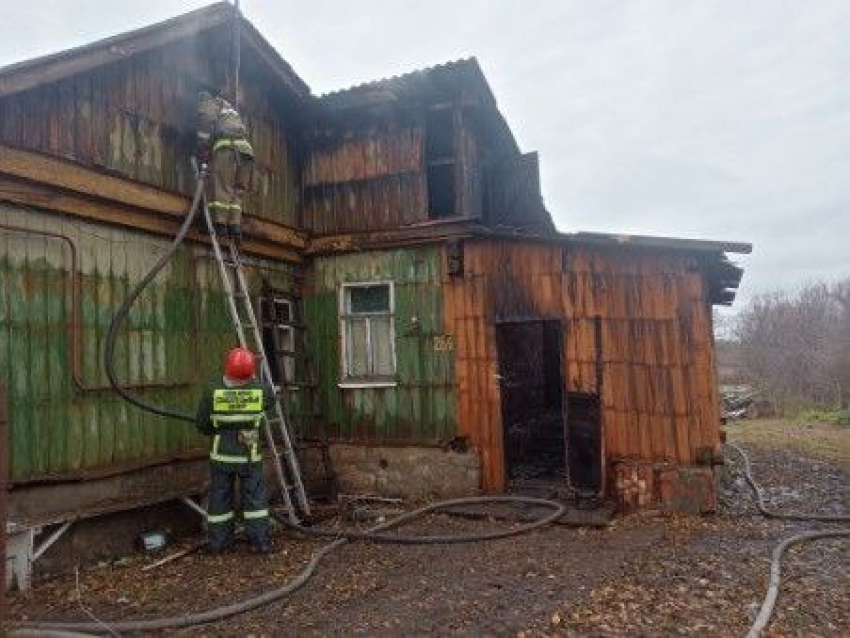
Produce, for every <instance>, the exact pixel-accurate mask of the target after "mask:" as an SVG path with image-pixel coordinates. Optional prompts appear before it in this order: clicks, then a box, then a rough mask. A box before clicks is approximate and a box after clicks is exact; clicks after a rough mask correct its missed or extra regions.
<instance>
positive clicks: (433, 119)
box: [425, 109, 455, 162]
mask: <svg viewBox="0 0 850 638" xmlns="http://www.w3.org/2000/svg"><path fill="white" fill-rule="evenodd" d="M453 118H454V111H453V110H452V109H437V110H433V111H428V116H427V121H426V124H425V125H426V131H427V134H426V146H425V153H426V157H427V158H428V162H433V161H436V160H441V159H454V155H455V152H454V123H453Z"/></svg>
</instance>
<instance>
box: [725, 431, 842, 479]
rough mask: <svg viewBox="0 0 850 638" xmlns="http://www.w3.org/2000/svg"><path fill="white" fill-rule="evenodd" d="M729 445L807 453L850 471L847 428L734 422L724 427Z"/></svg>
mask: <svg viewBox="0 0 850 638" xmlns="http://www.w3.org/2000/svg"><path fill="white" fill-rule="evenodd" d="M726 433H727V435H728V437H729V441H730V442H732V443H742V444H745V445H747V444H749V445H757V446H759V447H764V448H774V449H776V448H782V449H787V450H793V451H795V452H800V453H802V454H809V455H812V456H816V457H818V458H822V459H824V460H827V461H830V462H832V463H835V464H837V465H838V466H839V467H841V468H842V469H844V470H846V471H850V427H847V426H846V425H844V426H840V425H833V424H831V423H800V422H797V421H789V420H784V419H756V420H753V421H736V422H734V423H728V424H727V425H726Z"/></svg>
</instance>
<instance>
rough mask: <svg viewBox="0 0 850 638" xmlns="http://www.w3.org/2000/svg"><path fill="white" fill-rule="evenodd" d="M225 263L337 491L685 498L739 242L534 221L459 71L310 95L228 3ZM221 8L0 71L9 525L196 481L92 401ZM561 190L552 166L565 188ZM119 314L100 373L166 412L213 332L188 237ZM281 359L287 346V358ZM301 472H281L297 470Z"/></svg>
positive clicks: (483, 88)
mask: <svg viewBox="0 0 850 638" xmlns="http://www.w3.org/2000/svg"><path fill="white" fill-rule="evenodd" d="M240 21H241V29H242V37H241V69H242V74H241V77H240V89H241V93H242V99H241V101H240V107H241V109H242V111H243V112H244V114H245V116H246V118H247V120H248V124H249V127H250V130H251V138H252V140H253V142H254V144H255V147H256V150H257V172H256V175H255V184H254V189H253V192H252V195H251V197H250V201H249V206H248V216H247V221H246V223H245V234H246V239H245V242H244V251H245V254H246V256H247V263H248V265H249V270H250V277H251V283H252V287H253V288H254V290H255V294H256V298H255V303H256V307H257V308H258V309H259V310H260V313H261V315H262V316H263V317H264V318H265V330H266V333H267V337H268V338H269V339H271V338H272V337H276V340H277V341H280V340H282V341H283V342H285V343H286V344H287V348H286V349H285V351H284V352H286V353H289V354H282V355H280V356H279V357H278V358H277V359H276V361H275V364H274V366H273V367H274V370H275V374H276V375H277V376H278V377H279V381H280V383H281V386H282V388H283V391H284V392H287V393H288V394H289V395H290V399H291V401H290V403H291V404H292V405H293V406H295V412H294V413H293V417H294V421H295V424H296V426H297V428H298V431H299V436H301V437H302V438H304V439H305V440H306V439H314V438H319V439H323V440H326V441H327V443H328V444H329V446H330V452H331V457H332V459H333V461H334V467H335V470H336V473H337V476H338V479H339V481H340V484H341V486H342V488H343V489H345V490H358V491H365V492H376V493H387V494H394V495H407V496H416V497H424V496H428V495H444V494H459V493H470V492H476V491H479V490H483V491H484V492H487V493H497V492H501V491H504V490H507V489H510V488H511V486H512V485H516V484H517V483H521V482H524V481H525V482H527V481H541V480H548V481H554V482H556V483H558V484H560V485H563V486H565V487H567V488H569V489H571V490H573V491H575V492H576V493H580V494H583V495H599V496H607V497H613V498H616V499H618V500H619V501H620V503H621V504H622V505H623V506H633V505H634V506H642V505H648V504H650V503H660V504H661V505H663V506H664V507H667V508H670V509H690V510H698V511H700V510H701V511H705V510H710V509H712V507H713V495H714V490H713V483H712V467H713V465H714V464H715V463H717V462H718V461H719V460H720V457H721V452H720V431H719V412H718V410H719V407H718V396H717V389H716V380H715V361H714V344H713V339H712V319H711V308H712V305H714V304H729V303H731V302H732V300H733V298H734V295H735V289H736V287H737V285H738V283H739V280H740V277H741V270H740V269H739V268H738V267H736V266H734V265H733V264H732V263H730V261H729V260H728V259H727V257H726V254H727V253H741V252H748V251H749V249H750V247H749V246H748V245H746V244H739V243H727V242H713V241H696V240H680V239H671V238H660V237H636V236H619V235H604V234H594V233H573V232H568V233H563V232H559V231H558V230H556V229H555V227H554V225H553V223H552V220H551V217H550V214H549V212H548V211H547V210H546V208H545V206H544V204H543V201H542V198H541V195H540V184H539V171H538V164H537V162H538V158H537V155H536V154H534V153H526V154H524V153H522V152H521V151H520V149H519V148H518V145H517V143H516V141H515V139H514V137H513V135H512V133H511V130H510V128H509V127H508V125H507V123H506V122H505V119H504V118H503V116H502V114H501V113H500V112H499V109H498V106H497V104H496V100H495V98H494V96H493V94H492V92H491V90H490V88H489V86H488V84H487V81H486V79H485V77H484V75H483V73H482V71H481V68H480V67H479V65H478V63H477V62H476V61H475V60H474V59H470V60H462V61H458V62H453V63H449V64H445V65H442V66H436V67H432V68H429V69H425V70H421V71H416V72H413V73H410V74H407V75H403V76H399V77H395V78H390V79H387V80H381V81H377V82H373V83H369V84H366V85H361V86H357V87H354V88H351V89H347V90H343V91H339V92H336V93H331V94H328V95H325V96H321V97H316V96H314V95H313V94H311V92H310V90H309V88H308V86H307V85H306V84H305V83H304V82H303V81H302V80H301V79H300V78H299V77H298V76H297V74H296V73H295V72H294V71H293V69H292V68H291V67H290V66H289V65H288V64H287V63H286V62H285V61H284V60H283V59H282V58H281V57H280V55H279V54H278V53H277V52H276V51H275V50H274V49H273V47H272V46H271V45H270V44H269V43H268V42H267V41H266V40H264V39H263V37H262V36H261V35H260V34H259V32H258V31H257V30H256V29H255V28H254V27H253V26H252V25H251V24H250V23H248V22H247V21H245V20H244V19H241V18H240ZM232 23H233V16H232V10H231V8H230V7H229V6H228V5H227V4H225V3H221V4H216V5H212V6H210V7H207V8H205V9H201V10H199V11H196V12H193V13H190V14H187V15H185V16H181V17H178V18H175V19H173V20H170V21H167V22H164V23H160V24H157V25H153V26H151V27H147V28H144V29H140V30H138V31H134V32H130V33H127V34H123V35H119V36H115V37H113V38H109V39H107V40H105V41H101V42H96V43H94V44H91V45H87V46H84V47H80V48H78V49H73V50H70V51H66V52H62V53H59V54H56V55H51V56H47V57H45V58H39V59H35V60H31V61H28V62H23V63H20V64H15V65H12V66H9V67H5V68H2V69H0V277H2V294H0V385H3V386H5V387H6V389H7V391H8V396H9V406H8V407H9V427H10V446H9V456H10V464H11V469H10V472H11V474H10V484H11V491H10V493H9V504H10V520H11V521H13V522H14V523H15V524H16V525H18V526H19V527H20V528H22V529H36V528H41V527H43V526H45V525H49V524H53V523H63V522H66V521H70V520H78V519H81V518H86V517H92V516H99V515H102V514H104V513H108V512H115V511H119V510H126V509H131V508H138V507H142V506H149V505H152V504H154V503H160V502H165V501H168V500H171V499H175V498H178V497H181V496H185V495H189V494H197V493H200V492H202V491H203V489H204V482H205V477H206V474H205V472H204V463H205V460H204V459H205V455H206V452H207V450H206V442H205V441H204V440H203V439H202V438H200V437H199V436H197V435H196V434H195V433H194V432H193V431H191V428H189V427H186V426H185V425H184V424H180V423H172V422H169V421H168V420H165V419H162V418H159V417H155V416H152V415H148V414H145V413H142V412H140V411H138V410H136V409H134V408H133V407H131V406H129V405H127V404H125V403H123V402H121V401H120V399H119V398H118V397H116V396H115V395H114V393H112V392H111V391H110V388H109V386H108V384H107V383H106V379H105V377H104V372H103V369H102V367H103V366H102V364H101V363H102V347H103V340H104V335H105V331H106V327H107V325H108V323H109V320H110V317H111V314H112V312H113V311H114V309H115V308H116V307H117V305H118V304H119V303H120V301H121V300H122V298H123V295H124V294H125V293H126V291H127V290H128V288H129V287H131V286H132V285H133V284H134V283H135V282H137V281H138V280H139V279H140V278H141V277H142V276H143V274H144V273H145V272H146V270H147V268H148V267H149V265H150V262H151V261H152V260H153V259H155V257H156V255H157V254H158V253H159V252H161V251H162V250H163V249H164V246H165V245H166V244H167V243H168V241H169V238H170V237H171V236H172V235H173V234H174V233H175V232H176V229H177V227H178V225H179V223H180V221H181V219H182V217H183V215H185V213H186V211H187V209H188V206H189V201H188V195H189V193H190V192H191V188H192V172H191V167H190V165H189V156H190V152H191V146H190V145H187V142H186V140H187V137H188V138H191V136H192V135H193V132H194V130H193V126H194V123H193V121H192V114H193V112H194V111H193V109H194V102H195V99H196V95H197V92H198V91H199V90H201V89H212V90H221V89H222V87H225V86H227V85H228V83H229V82H231V81H232V77H229V69H230V64H229V60H230V56H231V54H232V39H231V35H232V32H233V29H232ZM567 178H568V177H567ZM190 239H191V242H190V243H189V245H187V246H186V247H185V248H183V249H182V250H181V252H180V253H179V255H178V258H177V259H176V260H175V261H174V262H173V263H172V264H171V265H170V266H169V267H168V269H167V270H166V271H165V273H164V274H163V275H162V276H161V277H160V278H159V279H158V280H157V281H156V283H155V285H154V286H153V288H152V289H151V290H150V291H148V292H147V293H146V294H145V296H144V297H143V298H142V300H141V305H140V306H139V307H138V309H137V310H135V311H134V314H133V315H132V316H131V321H130V328H129V330H127V331H126V333H125V334H124V335H123V337H122V339H123V340H122V343H121V345H120V348H119V363H120V369H121V371H122V373H123V374H124V375H125V379H126V382H127V385H128V386H130V387H131V389H132V390H133V391H134V392H136V393H139V394H140V395H142V396H144V397H147V398H148V399H150V400H153V401H155V402H157V403H160V404H168V405H171V406H175V407H178V408H181V409H183V410H187V411H191V410H192V408H193V404H194V402H195V401H196V400H197V398H198V392H199V390H198V388H199V385H200V382H201V381H202V380H204V379H205V378H206V377H208V376H211V375H213V374H214V373H215V372H216V370H217V369H218V366H219V364H220V361H219V359H220V357H221V353H222V352H223V351H224V349H225V348H226V347H227V346H228V345H230V343H231V341H232V336H231V326H230V324H229V321H228V319H227V316H226V313H225V311H224V306H223V297H222V292H221V290H220V287H219V283H218V280H217V277H216V276H215V275H214V264H213V263H212V262H211V260H210V253H209V249H208V246H207V244H206V242H205V238H204V236H203V233H202V232H200V231H197V232H194V233H193V234H192V236H191V238H190ZM293 352H294V355H293V354H292V353H293ZM309 465H310V463H308V466H309Z"/></svg>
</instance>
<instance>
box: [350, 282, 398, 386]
mask: <svg viewBox="0 0 850 638" xmlns="http://www.w3.org/2000/svg"><path fill="white" fill-rule="evenodd" d="M393 304H394V299H393V285H392V283H391V282H375V283H364V284H344V285H343V287H342V292H341V299H340V319H341V329H342V355H343V356H342V368H343V369H342V377H343V378H342V380H343V382H349V383H376V382H377V383H383V382H393V381H394V379H395V368H396V362H395V333H394V328H393V310H394V308H393Z"/></svg>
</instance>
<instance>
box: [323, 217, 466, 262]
mask: <svg viewBox="0 0 850 638" xmlns="http://www.w3.org/2000/svg"><path fill="white" fill-rule="evenodd" d="M479 232H480V226H479V225H478V224H477V221H476V219H474V218H457V219H452V220H440V221H438V222H435V221H427V222H420V223H419V224H414V225H409V226H406V227H405V228H399V229H395V230H385V231H376V232H365V233H345V234H339V235H321V236H319V237H312V238H311V239H310V242H309V245H308V248H307V254H308V255H321V254H328V253H339V252H354V251H358V250H364V249H368V248H392V247H396V246H412V245H416V244H425V243H433V242H438V241H443V240H445V239H462V238H464V237H472V236H474V235H476V234H478V233H479Z"/></svg>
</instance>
